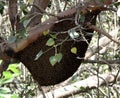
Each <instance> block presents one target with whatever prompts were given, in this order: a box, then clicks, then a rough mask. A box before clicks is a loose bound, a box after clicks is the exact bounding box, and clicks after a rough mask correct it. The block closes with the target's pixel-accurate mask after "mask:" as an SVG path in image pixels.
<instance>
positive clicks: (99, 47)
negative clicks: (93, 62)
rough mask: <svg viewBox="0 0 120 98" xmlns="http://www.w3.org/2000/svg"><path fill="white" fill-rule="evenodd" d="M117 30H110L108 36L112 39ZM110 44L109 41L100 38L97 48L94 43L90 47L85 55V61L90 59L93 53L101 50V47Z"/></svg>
mask: <svg viewBox="0 0 120 98" xmlns="http://www.w3.org/2000/svg"><path fill="white" fill-rule="evenodd" d="M118 30H119V28H116V29H115V30H112V31H111V32H110V33H109V34H110V36H112V38H114V36H116V33H117V32H118ZM107 34H108V33H107ZM110 42H111V40H110V39H109V38H108V37H106V36H104V37H102V38H100V40H99V46H97V43H95V44H94V45H93V46H92V47H90V48H89V49H88V50H87V52H86V55H85V59H88V58H90V57H92V56H93V55H94V54H95V53H97V52H98V49H99V51H100V50H102V49H103V47H105V46H106V45H108V44H109V43H110Z"/></svg>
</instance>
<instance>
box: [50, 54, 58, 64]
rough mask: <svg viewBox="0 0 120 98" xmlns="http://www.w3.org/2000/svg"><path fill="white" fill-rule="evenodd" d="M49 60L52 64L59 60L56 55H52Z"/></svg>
mask: <svg viewBox="0 0 120 98" xmlns="http://www.w3.org/2000/svg"><path fill="white" fill-rule="evenodd" d="M49 61H50V64H51V65H52V66H54V65H55V64H56V63H57V62H58V60H57V59H56V56H51V57H50V58H49Z"/></svg>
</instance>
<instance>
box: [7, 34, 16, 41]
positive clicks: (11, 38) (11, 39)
mask: <svg viewBox="0 0 120 98" xmlns="http://www.w3.org/2000/svg"><path fill="white" fill-rule="evenodd" d="M8 41H9V42H11V43H12V42H15V41H16V37H15V36H12V35H11V36H9V38H8Z"/></svg>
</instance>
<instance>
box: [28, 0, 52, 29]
mask: <svg viewBox="0 0 120 98" xmlns="http://www.w3.org/2000/svg"><path fill="white" fill-rule="evenodd" d="M49 2H50V0H34V2H33V5H35V6H33V7H32V9H31V11H30V12H29V14H28V15H27V19H31V21H30V23H29V24H28V26H29V27H33V26H35V25H37V24H39V23H40V22H41V18H42V16H43V10H45V9H46V8H47V6H48V4H49ZM40 8H41V9H42V10H40ZM36 12H38V13H41V14H38V15H35V13H36Z"/></svg>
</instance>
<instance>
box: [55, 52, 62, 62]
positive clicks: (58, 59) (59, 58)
mask: <svg viewBox="0 0 120 98" xmlns="http://www.w3.org/2000/svg"><path fill="white" fill-rule="evenodd" d="M55 57H56V59H57V62H58V63H59V62H60V61H61V60H62V53H58V54H56V55H55Z"/></svg>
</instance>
